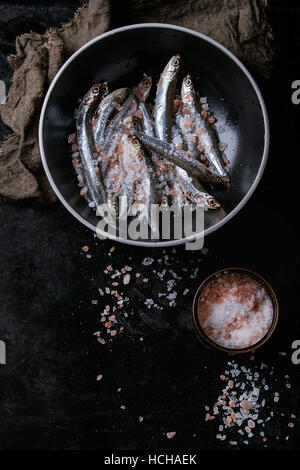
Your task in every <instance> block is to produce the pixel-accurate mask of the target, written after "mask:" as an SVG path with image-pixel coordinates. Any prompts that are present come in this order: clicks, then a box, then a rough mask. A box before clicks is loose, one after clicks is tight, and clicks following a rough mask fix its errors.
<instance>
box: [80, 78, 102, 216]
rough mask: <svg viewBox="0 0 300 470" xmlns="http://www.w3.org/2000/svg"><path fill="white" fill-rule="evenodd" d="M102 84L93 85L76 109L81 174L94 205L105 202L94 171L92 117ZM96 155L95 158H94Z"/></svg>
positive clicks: (95, 161) (94, 152)
mask: <svg viewBox="0 0 300 470" xmlns="http://www.w3.org/2000/svg"><path fill="white" fill-rule="evenodd" d="M105 89H106V87H104V91H103V89H102V84H101V83H98V84H96V85H94V86H93V87H92V88H91V89H90V90H89V91H88V92H87V93H86V95H85V96H84V98H83V100H82V102H81V103H80V106H79V110H78V119H77V123H76V128H77V143H78V150H79V153H80V157H81V163H82V169H83V175H84V179H85V183H86V185H87V188H88V192H89V196H90V198H91V199H92V200H93V202H94V203H95V205H96V207H98V206H100V205H101V204H103V203H104V202H105V199H106V195H105V190H104V187H103V184H102V182H101V181H100V179H99V178H98V175H97V173H96V170H95V168H96V165H95V164H97V160H96V158H97V152H96V148H95V142H94V136H93V130H92V119H93V115H94V112H95V109H96V107H97V105H98V103H99V100H100V99H101V97H102V96H103V92H105V91H106V90H105ZM95 157H96V158H95Z"/></svg>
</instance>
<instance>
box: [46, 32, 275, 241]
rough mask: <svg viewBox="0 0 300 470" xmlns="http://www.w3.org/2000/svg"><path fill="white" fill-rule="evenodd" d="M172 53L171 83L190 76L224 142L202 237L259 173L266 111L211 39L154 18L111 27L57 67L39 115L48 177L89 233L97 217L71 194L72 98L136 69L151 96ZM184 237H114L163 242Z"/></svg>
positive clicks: (132, 79) (131, 77) (126, 79)
mask: <svg viewBox="0 0 300 470" xmlns="http://www.w3.org/2000/svg"><path fill="white" fill-rule="evenodd" d="M178 52H179V53H180V54H181V57H182V66H181V72H180V76H179V81H178V83H180V81H181V78H182V77H183V75H184V74H186V73H190V74H191V75H192V77H193V79H194V81H195V85H196V88H197V89H198V91H199V93H200V94H201V96H206V97H207V99H208V103H209V105H210V108H211V109H212V111H213V113H214V116H215V117H216V118H217V123H216V128H217V131H218V134H219V137H220V140H221V141H222V142H225V143H227V144H228V148H227V151H226V156H227V158H228V159H229V160H230V166H231V188H230V189H228V190H225V191H224V190H223V191H222V190H218V191H215V192H213V194H214V195H215V196H216V197H217V198H218V199H219V200H220V202H221V203H222V209H219V210H216V211H207V212H206V213H205V231H204V235H205V236H206V235H208V234H209V233H211V232H213V231H214V230H217V229H218V228H220V227H221V226H222V225H223V224H225V223H226V222H228V221H229V220H230V219H231V218H232V217H233V216H234V215H235V214H237V212H238V211H239V210H240V209H241V208H242V207H243V206H244V204H245V203H246V202H247V201H248V199H249V198H250V196H251V195H252V193H253V192H254V190H255V188H256V186H257V184H258V182H259V180H260V178H261V176H262V173H263V170H264V167H265V164H266V160H267V156H268V147H269V124H268V116H267V112H266V108H265V105H264V101H263V99H262V96H261V94H260V91H259V89H258V87H257V85H256V83H255V81H254V80H253V78H252V77H251V75H250V74H249V72H248V71H247V69H246V68H245V67H244V66H243V64H242V63H241V62H240V61H239V60H238V59H237V58H236V57H235V56H234V55H233V54H231V53H230V52H229V51H228V50H227V49H225V48H224V47H223V46H221V45H220V44H218V43H217V42H215V41H213V40H212V39H210V38H208V37H207V36H204V35H202V34H200V33H197V32H195V31H192V30H189V29H185V28H180V27H178V26H173V25H165V24H156V23H150V24H140V25H131V26H126V27H124V28H119V29H116V30H113V31H110V32H108V33H105V34H103V35H102V36H99V37H97V38H95V39H93V40H92V41H90V42H89V43H87V44H86V45H85V46H83V47H82V48H81V49H79V50H78V51H77V52H76V53H75V54H74V55H73V56H72V57H71V58H70V59H69V60H68V61H67V62H66V63H65V64H64V65H63V67H62V68H61V69H60V71H59V72H58V74H57V75H56V77H55V79H54V80H53V82H52V84H51V86H50V88H49V90H48V93H47V95H46V98H45V101H44V105H43V109H42V113H41V118H40V128H39V140H40V151H41V156H42V161H43V165H44V168H45V171H46V174H47V176H48V178H49V181H50V183H51V185H52V187H53V189H54V191H55V193H56V194H57V196H58V198H59V199H60V200H61V202H62V203H63V204H64V206H65V207H66V208H67V209H68V210H69V211H70V212H71V214H73V215H74V216H75V217H76V218H77V219H78V220H79V221H80V222H82V223H83V224H85V225H86V226H87V227H89V228H90V229H92V230H96V225H97V222H98V218H97V217H96V215H95V213H94V212H93V210H91V209H90V208H89V207H88V206H87V204H86V201H85V200H84V199H83V198H82V197H80V195H79V189H78V186H77V181H76V178H75V176H74V171H73V168H72V163H71V158H70V154H69V148H68V144H67V138H68V135H69V134H70V133H72V132H74V109H75V108H76V107H77V106H78V99H79V98H81V97H82V96H83V95H84V94H85V92H86V91H87V90H88V89H89V88H90V87H91V86H92V84H94V83H96V82H99V81H100V80H103V79H106V80H107V81H108V82H109V87H110V90H113V89H115V88H119V87H123V86H132V85H134V84H136V83H137V82H138V81H139V80H140V79H141V77H142V75H143V73H147V74H149V75H152V76H153V79H154V86H153V91H152V96H150V99H153V98H154V97H155V88H156V87H155V84H156V83H157V81H158V78H159V75H160V73H161V71H162V70H163V68H164V66H165V64H166V63H167V61H168V60H169V58H170V57H171V56H172V55H174V54H175V53H178ZM191 238H193V237H191ZM191 238H190V239H191ZM187 240H188V239H180V240H165V241H164V240H156V241H155V240H152V241H151V240H130V239H129V240H123V239H122V240H120V241H123V242H125V243H130V244H134V245H144V246H145V245H146V246H163V245H176V244H179V243H185V242H186V241H187Z"/></svg>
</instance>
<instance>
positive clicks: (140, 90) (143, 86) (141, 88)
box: [135, 77, 152, 101]
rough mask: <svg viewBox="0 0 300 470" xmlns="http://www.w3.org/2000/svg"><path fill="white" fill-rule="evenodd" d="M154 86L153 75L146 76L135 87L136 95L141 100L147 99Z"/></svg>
mask: <svg viewBox="0 0 300 470" xmlns="http://www.w3.org/2000/svg"><path fill="white" fill-rule="evenodd" d="M151 86H152V77H145V78H143V80H142V81H141V82H140V83H139V84H138V86H137V87H136V89H135V96H136V97H137V98H138V100H139V101H146V99H147V98H148V96H149V93H150V90H151Z"/></svg>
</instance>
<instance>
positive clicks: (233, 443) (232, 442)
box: [229, 441, 237, 446]
mask: <svg viewBox="0 0 300 470" xmlns="http://www.w3.org/2000/svg"><path fill="white" fill-rule="evenodd" d="M229 444H230V445H231V446H236V445H237V442H236V441H229Z"/></svg>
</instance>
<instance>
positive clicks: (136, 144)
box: [133, 139, 140, 147]
mask: <svg viewBox="0 0 300 470" xmlns="http://www.w3.org/2000/svg"><path fill="white" fill-rule="evenodd" d="M133 145H134V146H135V147H139V146H140V143H139V141H138V140H137V139H134V140H133Z"/></svg>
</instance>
